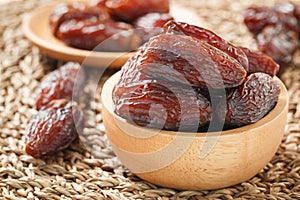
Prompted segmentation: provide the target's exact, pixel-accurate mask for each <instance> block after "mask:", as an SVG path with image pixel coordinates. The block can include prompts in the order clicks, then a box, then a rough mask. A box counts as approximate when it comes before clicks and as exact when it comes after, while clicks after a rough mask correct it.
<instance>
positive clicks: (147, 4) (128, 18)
mask: <svg viewBox="0 0 300 200" xmlns="http://www.w3.org/2000/svg"><path fill="white" fill-rule="evenodd" d="M105 5H106V7H107V8H108V10H109V13H110V15H111V16H112V17H113V18H114V19H116V20H120V21H125V22H133V21H134V20H136V19H137V18H138V17H140V16H143V15H145V14H147V13H151V12H158V13H168V12H169V1H168V0H147V1H145V0H107V1H106V3H105Z"/></svg>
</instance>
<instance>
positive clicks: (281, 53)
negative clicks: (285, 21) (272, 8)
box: [257, 26, 299, 66]
mask: <svg viewBox="0 0 300 200" xmlns="http://www.w3.org/2000/svg"><path fill="white" fill-rule="evenodd" d="M298 45H299V41H298V33H297V32H294V31H291V30H287V29H285V28H283V27H280V26H276V27H274V26H268V27H266V28H264V29H263V31H262V32H261V33H259V34H258V35H257V49H258V50H259V51H261V52H263V53H265V54H267V55H268V56H270V57H271V58H273V59H274V60H275V62H277V63H278V64H280V65H283V66H284V65H287V64H289V63H290V62H291V60H292V57H293V53H294V52H295V51H296V48H297V47H298Z"/></svg>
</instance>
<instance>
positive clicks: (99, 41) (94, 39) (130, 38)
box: [58, 20, 140, 51]
mask: <svg viewBox="0 0 300 200" xmlns="http://www.w3.org/2000/svg"><path fill="white" fill-rule="evenodd" d="M58 38H59V39H61V40H62V41H64V42H65V43H66V44H68V45H70V46H72V47H76V48H80V49H86V50H93V49H95V50H96V51H132V50H134V49H136V48H137V47H138V46H139V45H140V38H139V37H138V36H137V35H136V34H135V32H134V31H133V30H132V26H131V25H130V24H127V23H123V22H101V21H90V20H79V21H77V20H69V21H66V22H64V23H62V24H61V26H60V27H59V30H58Z"/></svg>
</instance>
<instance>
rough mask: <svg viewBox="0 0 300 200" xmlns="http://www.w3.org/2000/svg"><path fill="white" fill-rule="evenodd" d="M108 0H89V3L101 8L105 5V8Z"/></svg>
mask: <svg viewBox="0 0 300 200" xmlns="http://www.w3.org/2000/svg"><path fill="white" fill-rule="evenodd" d="M106 1H107V0H91V1H90V2H89V5H90V6H98V7H100V8H103V7H104V8H105V4H106Z"/></svg>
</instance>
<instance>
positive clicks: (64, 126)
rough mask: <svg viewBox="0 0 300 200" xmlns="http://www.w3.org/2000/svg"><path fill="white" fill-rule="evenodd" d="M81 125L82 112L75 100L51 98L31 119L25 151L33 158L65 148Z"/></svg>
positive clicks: (52, 153) (73, 138)
mask: <svg viewBox="0 0 300 200" xmlns="http://www.w3.org/2000/svg"><path fill="white" fill-rule="evenodd" d="M83 127H84V120H83V113H82V111H81V109H80V108H79V107H78V106H77V104H76V103H75V102H73V101H68V100H66V99H60V100H53V101H51V102H50V103H49V104H48V105H47V106H46V107H45V108H44V109H43V110H40V111H39V112H38V114H37V115H35V116H34V117H33V118H32V119H31V121H30V123H29V125H28V127H27V130H26V148H25V151H26V153H27V154H29V155H31V156H33V157H35V158H40V157H42V156H50V155H54V154H56V153H57V152H59V151H61V150H63V149H66V148H67V147H68V146H69V145H70V144H71V143H72V142H73V141H74V140H75V139H76V138H77V137H78V133H80V132H81V131H82V130H83Z"/></svg>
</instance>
